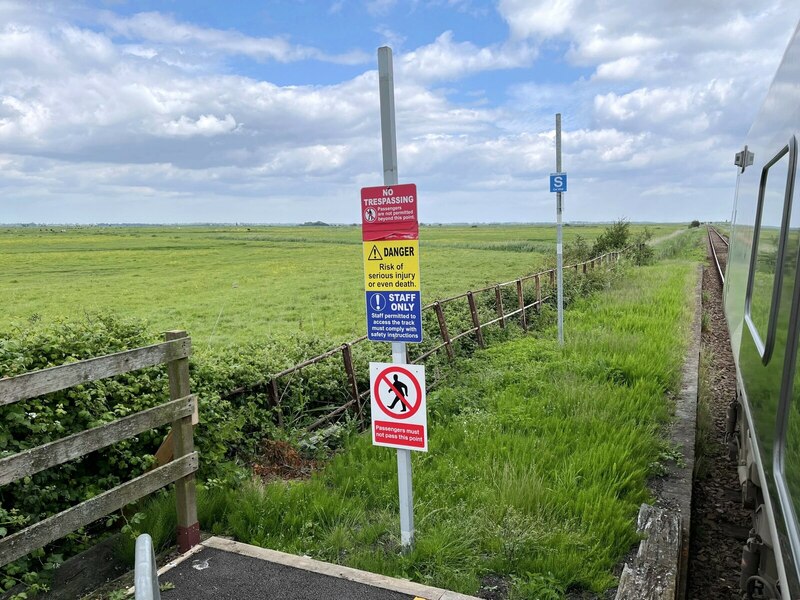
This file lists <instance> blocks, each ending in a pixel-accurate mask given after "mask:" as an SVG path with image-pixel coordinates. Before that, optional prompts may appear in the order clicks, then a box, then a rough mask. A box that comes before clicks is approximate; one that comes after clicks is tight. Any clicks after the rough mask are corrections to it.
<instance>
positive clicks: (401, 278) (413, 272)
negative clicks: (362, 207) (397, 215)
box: [364, 240, 420, 292]
mask: <svg viewBox="0 0 800 600" xmlns="http://www.w3.org/2000/svg"><path fill="white" fill-rule="evenodd" d="M364 289H366V291H368V292H378V291H391V290H408V291H419V289H420V288H419V241H418V240H396V241H391V242H364Z"/></svg>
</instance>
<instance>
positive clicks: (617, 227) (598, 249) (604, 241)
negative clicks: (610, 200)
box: [592, 219, 631, 256]
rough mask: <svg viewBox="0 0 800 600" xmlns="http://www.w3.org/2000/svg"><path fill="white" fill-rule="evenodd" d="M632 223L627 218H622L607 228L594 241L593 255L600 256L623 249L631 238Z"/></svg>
mask: <svg viewBox="0 0 800 600" xmlns="http://www.w3.org/2000/svg"><path fill="white" fill-rule="evenodd" d="M630 235H631V232H630V223H628V221H627V220H625V219H620V220H619V221H617V222H616V223H614V224H613V225H611V226H609V227H607V228H606V230H605V231H604V232H603V233H601V234H600V235H599V236H598V237H597V239H596V240H595V242H594V246H592V256H599V255H601V254H605V253H606V252H612V251H614V250H622V249H623V248H625V247H626V246H627V245H628V243H629V240H630Z"/></svg>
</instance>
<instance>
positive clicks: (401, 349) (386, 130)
mask: <svg viewBox="0 0 800 600" xmlns="http://www.w3.org/2000/svg"><path fill="white" fill-rule="evenodd" d="M378 82H379V93H380V100H381V140H382V143H383V185H397V182H398V179H397V133H396V130H395V121H394V72H393V68H392V49H391V48H389V47H388V46H383V47H381V48H378ZM392 362H393V363H395V364H405V363H406V362H407V358H406V344H405V342H392ZM397 482H398V490H399V492H400V543H401V544H402V546H403V549H404V550H408V549H410V548H411V544H412V543H413V542H414V491H413V488H412V486H411V450H405V449H399V448H398V450H397Z"/></svg>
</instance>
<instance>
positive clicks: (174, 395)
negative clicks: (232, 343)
mask: <svg viewBox="0 0 800 600" xmlns="http://www.w3.org/2000/svg"><path fill="white" fill-rule="evenodd" d="M191 348H192V344H191V339H190V338H189V337H188V336H187V335H186V332H185V331H170V332H167V334H166V341H165V342H163V343H161V344H156V345H154V346H148V347H145V348H137V349H135V350H128V351H126V352H120V353H117V354H112V355H109V356H103V357H100V358H94V359H90V360H84V361H80V362H75V363H70V364H66V365H61V366H58V367H52V368H49V369H43V370H40V371H34V372H31V373H26V374H24V375H18V376H16V377H8V378H5V379H0V406H2V405H7V404H13V403H15V402H20V401H23V400H28V399H30V398H35V397H37V396H40V395H42V394H47V393H50V392H56V391H60V390H64V389H67V388H70V387H72V386H75V385H79V384H81V383H86V382H89V381H96V380H98V379H105V378H107V377H113V376H115V375H122V374H124V373H129V372H131V371H135V370H139V369H143V368H145V367H152V366H156V365H159V364H166V365H167V372H168V376H169V390H170V400H169V401H168V402H165V403H163V404H161V405H159V406H155V407H153V408H150V409H147V410H144V411H141V412H138V413H136V414H134V415H130V416H128V417H124V418H121V419H117V420H115V421H112V422H110V423H106V424H104V425H100V426H98V427H94V428H92V429H88V430H86V431H81V432H79V433H75V434H73V435H70V436H67V437H64V438H61V439H59V440H56V441H54V442H50V443H48V444H43V445H41V446H37V447H35V448H31V449H29V450H25V451H23V452H19V453H17V454H13V455H11V456H8V457H5V458H3V459H0V485H6V484H8V483H12V482H14V481H17V480H19V479H22V478H24V477H29V476H31V475H34V474H35V473H39V472H40V471H43V470H44V469H48V468H50V467H55V466H58V465H61V464H64V463H65V462H68V461H70V460H74V459H76V458H79V457H81V456H85V455H86V454H89V453H90V452H94V451H95V450H100V449H102V448H106V447H108V446H110V445H112V444H115V443H117V442H120V441H122V440H125V439H128V438H131V437H133V436H135V435H138V434H140V433H142V432H144V431H147V430H149V429H153V428H155V427H160V426H161V425H165V424H167V423H172V431H171V432H170V433H171V436H172V441H173V444H174V451H173V455H174V459H173V460H172V461H171V462H169V463H167V464H165V465H163V466H159V467H158V468H155V469H153V470H151V471H149V472H148V473H145V474H144V475H140V476H139V477H136V478H135V479H132V480H131V481H128V482H126V483H123V484H121V485H119V486H117V487H115V488H113V489H111V490H109V491H107V492H104V493H102V494H100V495H98V496H95V497H94V498H91V499H89V500H86V501H85V502H82V503H80V504H78V505H76V506H73V507H72V508H69V509H67V510H64V511H62V512H60V513H58V514H56V515H53V516H51V517H48V518H46V519H44V520H42V521H39V522H37V523H35V524H33V525H30V526H29V527H26V528H25V529H22V530H20V531H17V532H15V533H13V534H12V535H9V536H7V537H4V538H2V539H0V566H3V565H6V564H8V563H10V562H12V561H14V560H16V559H18V558H21V557H23V556H25V555H26V554H28V553H30V552H32V551H33V550H36V549H37V548H41V547H43V546H45V545H46V544H49V543H51V542H54V541H56V540H58V539H60V538H62V537H64V536H65V535H67V534H69V533H72V532H74V531H76V530H77V529H80V528H81V527H84V526H86V525H88V524H90V523H92V522H93V521H96V520H97V519H100V518H101V517H104V516H106V515H108V514H110V513H112V512H114V511H115V510H119V509H120V508H122V507H124V506H126V505H128V504H130V503H131V502H134V501H136V500H139V499H140V498H143V497H144V496H146V495H147V494H150V493H152V492H154V491H155V490H157V489H159V488H162V487H164V486H166V485H168V484H170V483H172V482H175V484H176V496H177V505H178V506H177V509H178V546H179V548H180V550H181V551H182V552H183V551H186V550H188V549H189V548H191V547H192V546H194V545H196V544H198V543H199V542H200V528H199V525H198V522H197V505H196V499H195V479H194V477H195V472H196V471H197V468H198V455H197V452H195V451H194V442H193V433H192V430H193V425H192V421H193V418H194V415H195V414H196V412H197V398H196V397H195V396H193V395H192V394H191V393H190V391H189V358H188V357H189V355H190V354H191Z"/></svg>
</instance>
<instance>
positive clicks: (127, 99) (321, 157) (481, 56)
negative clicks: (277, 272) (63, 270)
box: [0, 0, 800, 223]
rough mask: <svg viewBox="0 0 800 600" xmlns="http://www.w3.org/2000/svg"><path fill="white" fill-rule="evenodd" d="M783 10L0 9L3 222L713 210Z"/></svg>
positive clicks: (61, 5) (720, 5)
mask: <svg viewBox="0 0 800 600" xmlns="http://www.w3.org/2000/svg"><path fill="white" fill-rule="evenodd" d="M798 19H800V2H797V0H759V1H757V2H753V1H752V0H746V1H745V0H546V1H541V0H498V1H497V2H488V1H484V2H481V1H478V0H407V1H402V0H270V1H264V0H262V1H255V0H240V1H236V2H210V1H199V0H161V1H155V0H153V1H149V0H142V1H137V2H134V1H124V0H96V1H91V0H87V1H70V0H62V1H58V2H38V1H35V0H20V1H16V0H0V73H2V76H0V222H4V223H23V222H36V223H198V222H219V223H235V222H240V223H299V222H304V221H325V222H330V223H356V222H360V213H359V197H360V192H359V190H360V188H362V187H366V186H376V185H382V183H383V170H382V158H381V139H380V105H379V97H378V73H377V49H378V47H380V46H386V45H388V46H390V47H391V48H392V52H393V60H394V84H395V107H396V123H397V144H398V148H397V155H398V172H399V180H400V182H401V183H415V184H417V188H418V194H419V216H420V220H421V221H422V222H439V223H448V222H550V221H554V220H555V198H554V194H551V193H550V192H549V187H548V175H549V174H550V173H551V172H553V171H555V113H561V114H562V127H563V133H562V143H563V170H564V171H566V172H567V173H568V177H569V179H568V191H567V193H566V194H565V198H564V219H565V220H566V221H573V222H578V221H610V220H616V219H619V218H627V219H629V220H631V221H690V220H693V219H699V220H719V221H723V220H727V219H729V218H730V214H731V207H732V201H733V193H734V186H735V183H736V169H735V167H734V166H733V158H734V154H735V153H736V152H737V151H739V150H740V149H741V147H742V145H743V144H744V138H745V135H746V133H747V131H748V129H749V126H750V124H751V122H752V120H753V118H754V117H755V115H756V113H757V110H758V108H759V106H760V104H761V102H762V101H763V98H764V96H765V94H766V92H767V89H768V87H769V83H770V81H771V80H772V77H773V75H774V73H775V70H776V68H777V66H778V64H779V62H780V59H781V56H782V54H783V51H784V49H785V46H786V44H787V43H788V41H789V39H790V37H791V36H792V34H793V32H794V30H795V28H796V26H797V23H798Z"/></svg>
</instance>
